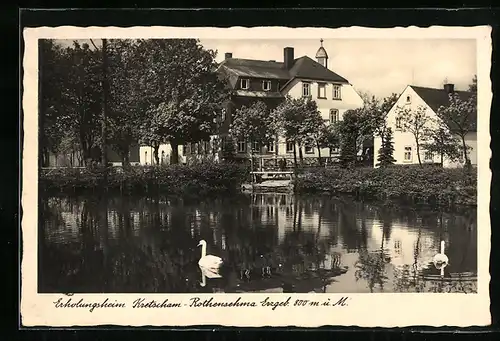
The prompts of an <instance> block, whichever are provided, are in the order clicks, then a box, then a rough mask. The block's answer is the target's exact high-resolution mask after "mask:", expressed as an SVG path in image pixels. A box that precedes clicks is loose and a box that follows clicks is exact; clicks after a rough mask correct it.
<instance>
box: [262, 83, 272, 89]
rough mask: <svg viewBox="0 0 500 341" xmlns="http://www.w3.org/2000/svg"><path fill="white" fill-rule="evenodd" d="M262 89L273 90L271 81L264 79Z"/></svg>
mask: <svg viewBox="0 0 500 341" xmlns="http://www.w3.org/2000/svg"><path fill="white" fill-rule="evenodd" d="M262 90H264V91H269V90H271V81H262Z"/></svg>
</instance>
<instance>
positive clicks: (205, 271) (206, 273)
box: [200, 266, 222, 287]
mask: <svg viewBox="0 0 500 341" xmlns="http://www.w3.org/2000/svg"><path fill="white" fill-rule="evenodd" d="M200 270H201V282H200V286H202V287H205V286H206V285H207V278H222V276H221V275H220V274H219V273H217V272H214V271H211V270H209V269H206V268H204V267H202V266H200Z"/></svg>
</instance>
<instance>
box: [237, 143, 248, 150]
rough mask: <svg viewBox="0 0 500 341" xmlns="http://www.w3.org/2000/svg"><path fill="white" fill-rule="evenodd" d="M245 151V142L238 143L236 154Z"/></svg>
mask: <svg viewBox="0 0 500 341" xmlns="http://www.w3.org/2000/svg"><path fill="white" fill-rule="evenodd" d="M246 151H247V143H246V142H245V141H238V153H244V152H246Z"/></svg>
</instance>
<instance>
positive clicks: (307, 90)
mask: <svg viewBox="0 0 500 341" xmlns="http://www.w3.org/2000/svg"><path fill="white" fill-rule="evenodd" d="M310 96H311V84H310V83H302V97H310Z"/></svg>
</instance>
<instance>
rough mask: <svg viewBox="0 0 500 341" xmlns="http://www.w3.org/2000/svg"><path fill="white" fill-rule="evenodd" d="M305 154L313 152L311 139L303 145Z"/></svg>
mask: <svg viewBox="0 0 500 341" xmlns="http://www.w3.org/2000/svg"><path fill="white" fill-rule="evenodd" d="M304 150H305V152H306V154H314V144H313V142H312V141H307V142H306V144H305V147H304Z"/></svg>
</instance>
